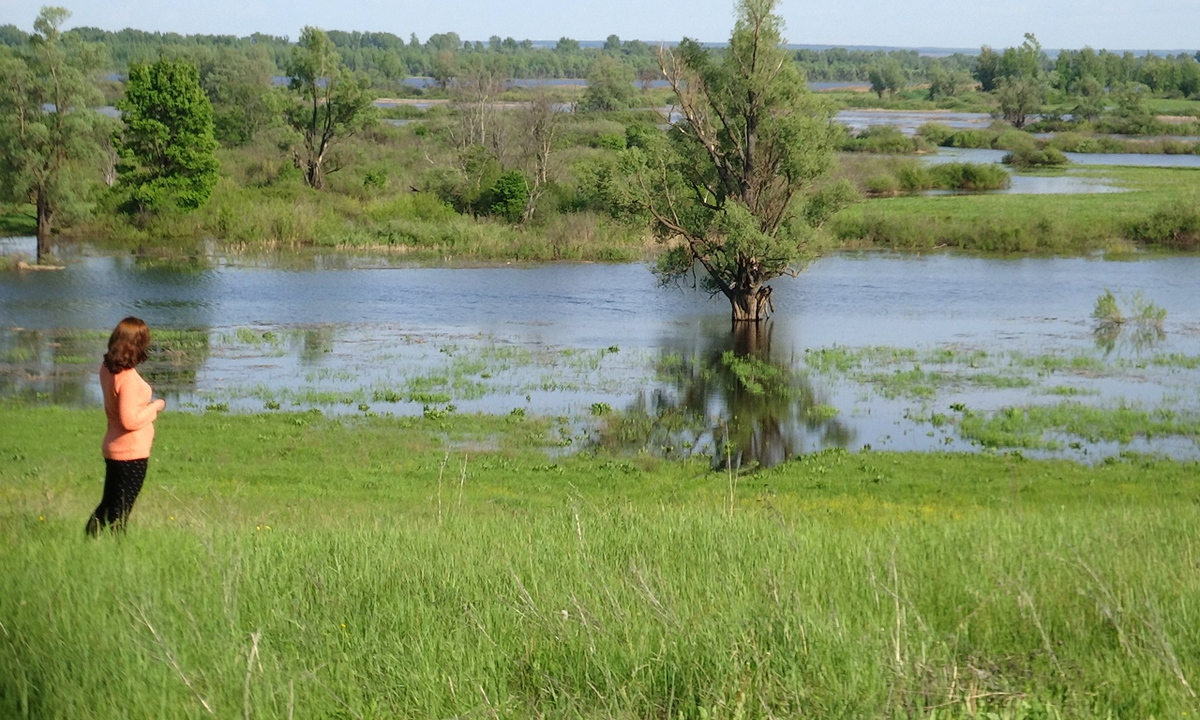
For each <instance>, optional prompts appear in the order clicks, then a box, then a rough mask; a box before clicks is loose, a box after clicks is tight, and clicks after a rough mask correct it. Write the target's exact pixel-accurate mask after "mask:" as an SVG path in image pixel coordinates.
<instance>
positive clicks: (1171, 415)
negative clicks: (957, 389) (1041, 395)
mask: <svg viewBox="0 0 1200 720" xmlns="http://www.w3.org/2000/svg"><path fill="white" fill-rule="evenodd" d="M959 431H960V433H961V435H962V437H963V438H964V439H967V440H970V441H972V442H976V443H979V444H980V445H982V446H983V447H992V448H1001V447H1002V448H1030V449H1035V450H1057V449H1061V448H1062V447H1063V445H1065V444H1066V442H1065V441H1064V440H1062V439H1060V438H1063V437H1070V438H1078V440H1079V441H1080V442H1087V443H1089V444H1092V445H1094V444H1096V443H1099V442H1117V443H1123V444H1127V443H1130V442H1132V441H1133V440H1134V439H1135V438H1145V439H1149V438H1154V437H1163V436H1175V437H1180V438H1184V439H1190V440H1191V441H1192V442H1200V413H1196V412H1195V411H1194V410H1193V411H1183V410H1175V409H1171V408H1167V407H1161V408H1155V409H1149V408H1143V407H1139V406H1136V405H1127V404H1125V403H1121V404H1119V405H1118V406H1116V407H1095V406H1092V405H1085V404H1082V403H1077V402H1064V403H1060V404H1057V405H1049V406H1039V405H1033V406H1029V407H1008V408H1004V409H1002V410H1000V411H999V412H996V413H990V414H976V413H971V412H969V411H967V412H964V414H963V417H962V420H961V422H960V423H959Z"/></svg>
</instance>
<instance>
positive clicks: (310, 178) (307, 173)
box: [304, 160, 325, 190]
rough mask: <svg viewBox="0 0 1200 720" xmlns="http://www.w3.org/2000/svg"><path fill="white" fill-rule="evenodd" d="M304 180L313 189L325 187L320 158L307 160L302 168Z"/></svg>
mask: <svg viewBox="0 0 1200 720" xmlns="http://www.w3.org/2000/svg"><path fill="white" fill-rule="evenodd" d="M304 180H305V182H307V183H308V186H309V187H310V188H312V189H313V190H324V189H325V173H324V172H323V171H322V170H321V161H320V160H309V161H308V167H306V168H305V169H304Z"/></svg>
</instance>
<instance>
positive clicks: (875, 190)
mask: <svg viewBox="0 0 1200 720" xmlns="http://www.w3.org/2000/svg"><path fill="white" fill-rule="evenodd" d="M866 191H867V193H868V194H870V195H896V194H898V193H899V192H900V181H899V180H897V179H896V178H895V177H894V176H892V175H875V176H873V177H870V178H867V182H866Z"/></svg>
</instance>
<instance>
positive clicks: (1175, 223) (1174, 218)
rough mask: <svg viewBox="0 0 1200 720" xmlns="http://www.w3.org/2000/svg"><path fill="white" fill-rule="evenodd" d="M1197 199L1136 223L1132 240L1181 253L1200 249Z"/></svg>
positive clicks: (1181, 201)
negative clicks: (1177, 249)
mask: <svg viewBox="0 0 1200 720" xmlns="http://www.w3.org/2000/svg"><path fill="white" fill-rule="evenodd" d="M1196 203H1197V198H1194V197H1193V198H1182V199H1179V200H1177V201H1176V202H1173V203H1171V204H1169V205H1163V206H1162V207H1159V208H1158V209H1157V210H1155V211H1154V212H1152V213H1151V214H1150V216H1149V217H1147V218H1146V219H1145V220H1141V221H1138V222H1134V223H1132V224H1131V226H1130V228H1129V236H1130V237H1131V238H1132V239H1133V240H1134V241H1135V242H1141V243H1147V244H1151V245H1161V246H1163V247H1170V248H1179V249H1196V248H1200V210H1197V208H1196Z"/></svg>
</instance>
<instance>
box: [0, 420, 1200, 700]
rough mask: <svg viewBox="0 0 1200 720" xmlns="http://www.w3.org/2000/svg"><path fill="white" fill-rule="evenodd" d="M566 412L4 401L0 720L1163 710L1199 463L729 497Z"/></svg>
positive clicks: (851, 472) (889, 480) (1197, 582)
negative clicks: (125, 493) (113, 505)
mask: <svg viewBox="0 0 1200 720" xmlns="http://www.w3.org/2000/svg"><path fill="white" fill-rule="evenodd" d="M564 422H565V421H564V420H561V419H553V418H534V417H523V416H521V415H519V414H518V415H511V416H469V415H448V416H444V417H419V418H406V419H399V418H371V417H355V418H340V419H334V418H329V417H325V416H322V415H321V414H319V413H312V412H310V413H303V414H289V413H268V414H254V415H227V414H213V413H209V414H186V413H178V412H174V413H173V412H167V413H166V414H164V415H163V416H162V417H161V418H160V420H159V422H158V423H157V429H158V437H157V439H156V445H155V451H154V455H153V457H152V460H151V466H150V474H149V477H148V481H147V485H146V488H145V490H144V491H143V495H142V497H141V499H140V500H139V502H138V506H137V508H136V509H135V511H134V515H133V518H132V522H131V525H130V528H129V530H128V533H127V534H126V535H124V536H111V537H102V538H100V539H99V540H96V541H89V540H87V539H86V538H85V537H84V534H83V524H84V520H85V519H86V517H87V515H88V513H89V512H90V510H91V508H92V507H93V506H94V504H95V503H96V502H97V501H98V500H99V495H100V488H101V483H102V479H101V476H102V463H101V462H100V457H99V451H98V450H99V448H98V445H99V436H100V431H101V429H102V427H103V416H102V414H101V413H100V412H99V410H96V409H90V410H73V409H64V408H55V407H49V408H31V407H25V406H20V405H13V404H8V405H4V406H0V423H2V424H3V426H4V428H5V431H4V433H3V434H0V716H3V717H6V718H7V717H12V718H24V717H34V718H51V717H62V718H133V717H153V718H167V717H172V718H173V717H195V718H206V717H219V718H234V717H240V718H252V717H253V718H313V717H338V718H396V717H412V718H430V717H479V718H500V717H508V718H525V717H530V718H533V717H537V718H542V717H571V718H592V717H610V718H649V717H661V718H779V717H847V718H850V717H853V718H896V717H920V718H949V717H963V718H967V717H970V718H1043V717H1044V718H1126V717H1128V718H1152V717H1153V718H1183V717H1187V716H1189V715H1191V714H1194V713H1196V712H1198V711H1200V702H1198V701H1197V699H1196V694H1195V692H1196V691H1195V686H1196V684H1197V683H1200V622H1198V620H1197V618H1198V617H1200V548H1198V547H1197V541H1196V534H1195V529H1196V521H1197V518H1198V515H1200V472H1197V471H1198V470H1200V467H1197V465H1196V464H1194V463H1190V464H1189V463H1179V462H1169V461H1156V460H1148V459H1144V458H1132V457H1130V458H1125V459H1116V460H1113V461H1110V462H1107V463H1104V464H1099V465H1096V466H1086V465H1081V464H1077V463H1072V462H1066V461H1050V460H1027V459H1024V458H1022V457H1020V456H1019V455H1006V454H993V453H981V454H961V455H959V454H916V453H910V454H891V453H879V452H861V453H846V452H841V451H826V452H821V453H816V454H811V455H806V456H803V457H800V458H797V459H794V460H792V461H790V462H788V463H785V464H783V465H780V466H777V467H775V468H772V469H770V470H765V471H761V472H758V473H754V474H744V475H740V476H739V475H731V474H730V473H728V472H726V471H713V470H712V469H711V466H710V465H709V463H708V462H699V461H695V460H692V461H666V460H661V459H657V458H654V457H650V456H647V455H642V454H634V455H618V454H610V453H607V452H602V451H584V452H579V453H576V454H574V455H570V456H564V455H561V454H559V453H558V452H556V451H555V450H554V448H555V446H556V444H557V443H556V442H555V440H556V438H557V437H558V436H559V435H560V433H561V432H562V429H563V427H562V426H563V423H564Z"/></svg>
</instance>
